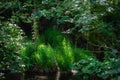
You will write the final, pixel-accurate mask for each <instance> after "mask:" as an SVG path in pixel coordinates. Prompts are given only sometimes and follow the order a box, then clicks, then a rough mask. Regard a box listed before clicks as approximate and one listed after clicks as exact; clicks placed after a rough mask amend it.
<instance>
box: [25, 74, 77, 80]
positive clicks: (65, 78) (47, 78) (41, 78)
mask: <svg viewBox="0 0 120 80" xmlns="http://www.w3.org/2000/svg"><path fill="white" fill-rule="evenodd" d="M77 78H78V77H76V76H72V74H66V73H61V72H57V73H56V74H52V73H51V74H43V75H42V74H41V75H34V76H33V75H31V76H30V75H28V76H27V77H26V78H25V79H24V80H79V79H77Z"/></svg>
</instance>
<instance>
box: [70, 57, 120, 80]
mask: <svg viewBox="0 0 120 80" xmlns="http://www.w3.org/2000/svg"><path fill="white" fill-rule="evenodd" d="M119 62H120V59H115V58H112V59H110V60H106V61H104V62H100V61H98V60H96V59H94V58H89V59H82V60H80V61H78V62H77V63H75V64H74V65H73V67H72V68H73V69H75V70H78V75H80V76H81V79H83V80H92V79H93V78H94V79H95V80H104V79H105V80H106V79H113V80H116V79H117V78H118V74H119V73H120V70H119V66H120V64H119ZM113 64H114V65H113Z"/></svg>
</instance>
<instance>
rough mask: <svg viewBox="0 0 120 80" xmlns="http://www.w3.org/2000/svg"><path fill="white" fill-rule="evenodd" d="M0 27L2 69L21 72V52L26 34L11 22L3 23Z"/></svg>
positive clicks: (0, 60) (0, 66) (0, 62)
mask: <svg viewBox="0 0 120 80" xmlns="http://www.w3.org/2000/svg"><path fill="white" fill-rule="evenodd" d="M1 25H2V26H1V27H0V64H1V65H0V69H2V70H13V71H21V69H22V67H23V66H22V64H23V63H22V59H21V56H20V51H21V49H22V48H23V40H24V38H23V36H22V35H24V33H23V32H22V30H21V29H20V28H19V27H18V26H17V25H16V24H12V23H10V22H5V23H4V22H3V23H1Z"/></svg>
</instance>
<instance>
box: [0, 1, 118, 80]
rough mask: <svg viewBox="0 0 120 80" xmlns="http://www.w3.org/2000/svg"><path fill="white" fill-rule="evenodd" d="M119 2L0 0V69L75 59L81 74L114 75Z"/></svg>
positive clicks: (67, 62) (66, 66)
mask: <svg viewBox="0 0 120 80" xmlns="http://www.w3.org/2000/svg"><path fill="white" fill-rule="evenodd" d="M119 4H120V1H119V0H26V1H24V0H16V1H13V0H1V1H0V69H1V70H17V71H22V70H23V71H25V70H28V69H29V68H30V67H32V66H34V65H36V64H37V65H38V66H39V68H41V69H45V68H53V67H58V66H59V67H60V68H61V69H62V70H70V68H71V66H72V64H74V63H75V64H76V63H77V69H78V70H80V72H79V73H80V75H81V76H83V79H89V78H91V77H95V76H96V75H97V76H98V77H102V78H103V79H106V78H105V77H106V76H105V77H104V76H103V74H105V75H107V76H110V78H114V77H116V76H118V74H119V73H120V71H119V69H120V68H119V66H120V64H119V57H120V45H119V44H120V35H119V34H120V14H119V11H120V5H119ZM8 13H9V14H8ZM93 56H94V57H93ZM87 58H88V59H87ZM56 63H57V64H56ZM113 63H115V65H116V67H115V66H114V64H113ZM97 64H99V65H97ZM48 66H49V67H48ZM96 67H98V68H97V69H96V70H95V68H96ZM72 68H75V69H76V67H75V66H73V67H72ZM91 68H93V69H91ZM89 69H90V70H89ZM99 69H100V71H99ZM109 70H111V71H109ZM116 70H117V72H115V71H116ZM94 73H96V74H94ZM99 73H100V74H99ZM84 77H85V78H84Z"/></svg>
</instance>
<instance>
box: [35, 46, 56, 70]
mask: <svg viewBox="0 0 120 80" xmlns="http://www.w3.org/2000/svg"><path fill="white" fill-rule="evenodd" d="M34 58H35V60H36V63H37V64H38V65H39V67H40V68H41V69H46V68H47V69H48V68H53V67H55V57H54V50H53V49H52V48H51V46H50V45H45V44H40V45H38V47H37V52H36V53H35V55H34Z"/></svg>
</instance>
